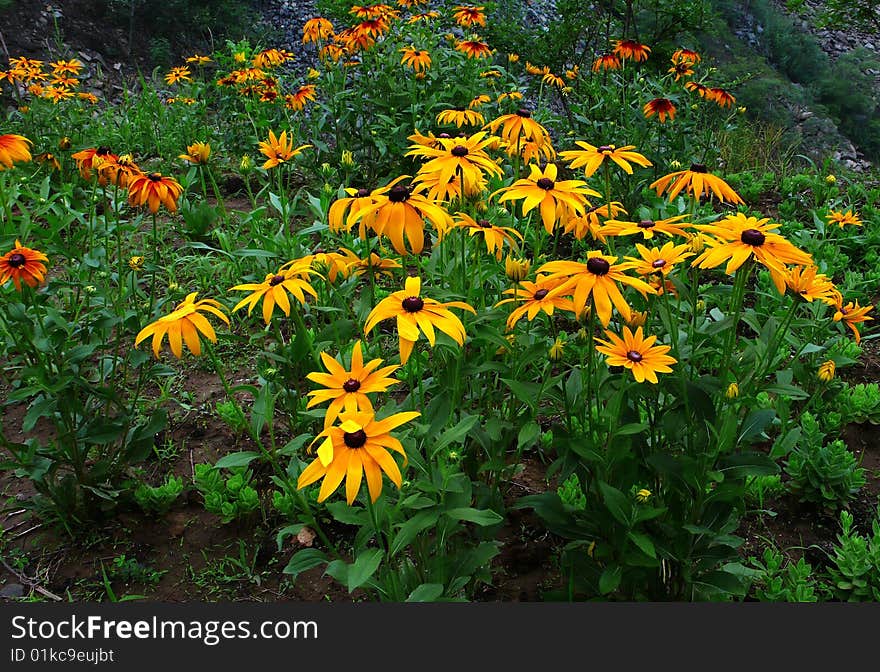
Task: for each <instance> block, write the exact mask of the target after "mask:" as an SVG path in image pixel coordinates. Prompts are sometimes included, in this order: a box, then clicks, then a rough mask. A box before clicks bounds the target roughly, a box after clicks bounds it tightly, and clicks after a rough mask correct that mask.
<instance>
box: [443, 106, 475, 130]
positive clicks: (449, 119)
mask: <svg viewBox="0 0 880 672" xmlns="http://www.w3.org/2000/svg"><path fill="white" fill-rule="evenodd" d="M437 123H438V124H455V125H456V126H457V127H458V128H461V127H462V126H478V125H479V124H483V123H485V119H484V118H483V115H482V113H480V112H477V111H476V110H472V109H468V108H466V107H453V108H451V109H448V110H443V111H442V112H440V113H439V114H438V115H437Z"/></svg>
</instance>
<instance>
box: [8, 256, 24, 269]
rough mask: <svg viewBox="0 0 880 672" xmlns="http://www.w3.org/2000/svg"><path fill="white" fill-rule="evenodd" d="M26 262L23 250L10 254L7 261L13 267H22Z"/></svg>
mask: <svg viewBox="0 0 880 672" xmlns="http://www.w3.org/2000/svg"><path fill="white" fill-rule="evenodd" d="M25 262H27V259H26V258H25V256H24V255H23V254H22V253H21V252H16V253H15V254H13V255H10V257H9V261H8V262H6V263H8V264H9V265H10V266H12V268H21V267H22V266H24V265H25Z"/></svg>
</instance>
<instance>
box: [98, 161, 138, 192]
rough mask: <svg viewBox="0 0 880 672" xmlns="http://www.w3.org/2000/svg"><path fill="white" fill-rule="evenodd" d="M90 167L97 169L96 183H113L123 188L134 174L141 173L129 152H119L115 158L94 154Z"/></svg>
mask: <svg viewBox="0 0 880 672" xmlns="http://www.w3.org/2000/svg"><path fill="white" fill-rule="evenodd" d="M92 167H93V168H95V169H96V170H97V171H98V184H100V185H102V186H103V185H105V184H113V185H116V186H117V187H121V188H123V189H125V188H127V187H128V184H129V182H131V179H132V178H133V177H134V176H135V175H140V174H141V169H140V168H138V165H137V164H136V163H135V162H134V157H133V156H132V155H131V154H120V155H119V156H118V157H116V158H113V157H112V155H106V156H104V157H98V156H96V157H95V159H94V161H93V162H92Z"/></svg>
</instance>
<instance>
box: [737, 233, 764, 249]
mask: <svg viewBox="0 0 880 672" xmlns="http://www.w3.org/2000/svg"><path fill="white" fill-rule="evenodd" d="M739 239H740V240H741V241H742V242H744V243H745V244H746V245H752V246H753V247H760V246H761V245H763V244H764V241H765V240H767V237H766V236H765V235H764V234H763V233H761V232H760V231H758V229H746V230H745V231H743V232H742V233H741V234H740V236H739Z"/></svg>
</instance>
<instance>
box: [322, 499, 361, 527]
mask: <svg viewBox="0 0 880 672" xmlns="http://www.w3.org/2000/svg"><path fill="white" fill-rule="evenodd" d="M327 510H328V511H329V512H330V515H331V516H333V520H335V521H337V522H340V523H343V524H345V525H364V524H366V523H367V521H368V520H369V515H368V514H367V512H366V511H365V510H364V509H359V508H355V507H353V506H349V504H348V503H347V502H331V503H330V504H327Z"/></svg>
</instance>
